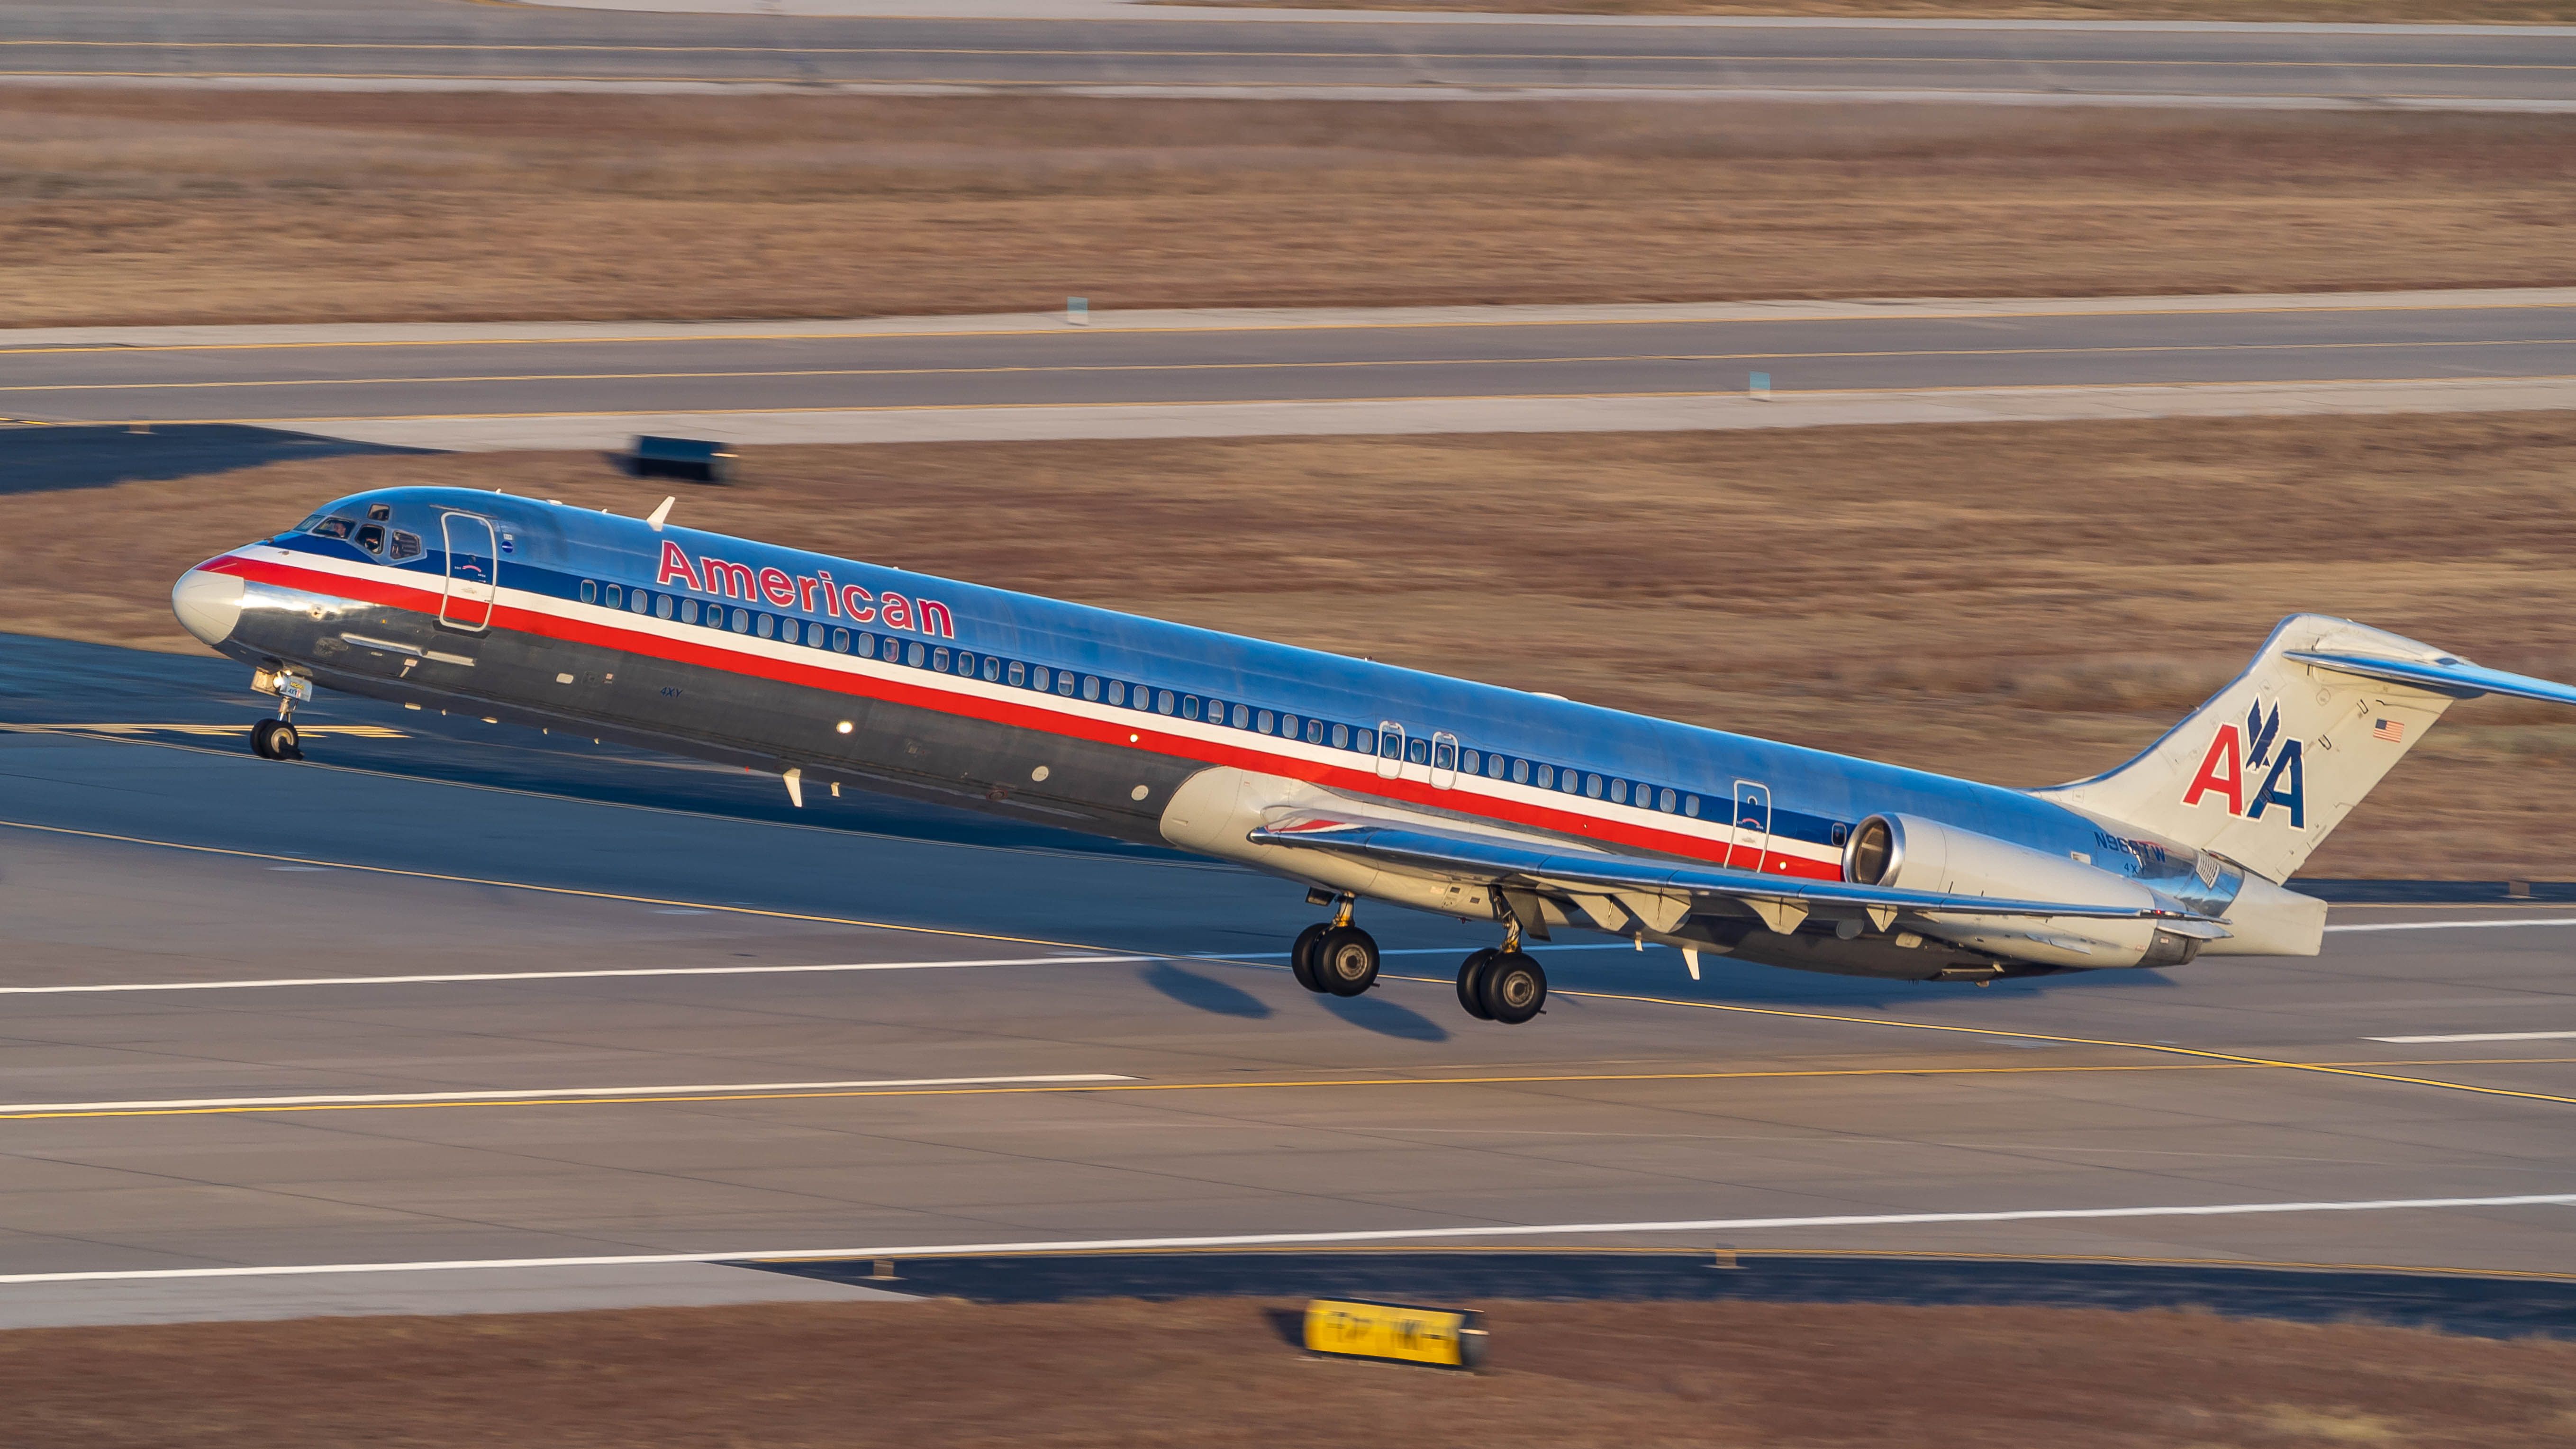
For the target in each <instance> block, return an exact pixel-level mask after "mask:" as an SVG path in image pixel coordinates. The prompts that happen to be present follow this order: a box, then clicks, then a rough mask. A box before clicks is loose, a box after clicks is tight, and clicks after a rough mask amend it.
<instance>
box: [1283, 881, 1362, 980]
mask: <svg viewBox="0 0 2576 1449" xmlns="http://www.w3.org/2000/svg"><path fill="white" fill-rule="evenodd" d="M1351 906H1352V898H1351V897H1349V896H1343V897H1342V898H1341V901H1340V905H1339V908H1338V909H1336V910H1335V911H1334V912H1333V919H1332V920H1330V921H1317V922H1316V923H1315V924H1313V925H1311V926H1308V927H1307V928H1306V929H1304V930H1302V931H1300V932H1298V933H1297V942H1296V944H1295V945H1293V946H1291V947H1289V948H1288V967H1289V969H1290V970H1292V971H1294V972H1296V973H1297V984H1298V985H1300V986H1303V987H1305V988H1306V989H1307V990H1309V991H1312V992H1316V993H1319V994H1325V995H1332V996H1357V995H1359V994H1360V993H1361V992H1363V991H1366V990H1368V989H1369V988H1370V987H1372V986H1375V985H1376V984H1377V939H1376V938H1375V937H1373V936H1371V935H1370V934H1369V933H1368V932H1366V931H1363V930H1361V929H1360V928H1359V927H1357V926H1354V925H1352V924H1351Z"/></svg>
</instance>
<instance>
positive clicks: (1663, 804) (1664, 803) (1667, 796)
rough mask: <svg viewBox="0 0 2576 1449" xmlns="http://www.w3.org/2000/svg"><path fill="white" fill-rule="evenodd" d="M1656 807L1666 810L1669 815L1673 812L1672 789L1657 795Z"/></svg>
mask: <svg viewBox="0 0 2576 1449" xmlns="http://www.w3.org/2000/svg"><path fill="white" fill-rule="evenodd" d="M1655 808H1656V809H1658V810H1661V811H1663V812H1664V813H1665V814H1667V815H1670V814H1672V813H1673V792H1672V791H1670V790H1666V791H1665V792H1664V793H1663V794H1661V795H1659V796H1657V797H1656V798H1655Z"/></svg>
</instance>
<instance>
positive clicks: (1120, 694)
mask: <svg viewBox="0 0 2576 1449" xmlns="http://www.w3.org/2000/svg"><path fill="white" fill-rule="evenodd" d="M1109 702H1110V703H1111V704H1125V703H1126V702H1127V683H1126V681H1125V680H1120V679H1113V680H1111V681H1109Z"/></svg>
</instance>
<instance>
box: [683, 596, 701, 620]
mask: <svg viewBox="0 0 2576 1449" xmlns="http://www.w3.org/2000/svg"><path fill="white" fill-rule="evenodd" d="M680 622H681V623H683V624H694V623H696V622H698V601H697V600H695V599H682V600H681V601H680Z"/></svg>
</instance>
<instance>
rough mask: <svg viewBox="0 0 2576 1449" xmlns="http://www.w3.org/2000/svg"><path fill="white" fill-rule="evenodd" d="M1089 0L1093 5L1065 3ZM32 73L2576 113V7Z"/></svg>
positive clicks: (310, 53) (1157, 11)
mask: <svg viewBox="0 0 2576 1449" xmlns="http://www.w3.org/2000/svg"><path fill="white" fill-rule="evenodd" d="M736 8H737V9H738V10H739V9H742V8H746V7H736ZM748 8H753V9H756V8H757V7H748ZM886 8H889V9H900V8H909V9H915V10H917V11H921V10H930V9H933V8H934V7H930V6H902V7H895V6H889V7H886ZM1013 10H1019V11H1021V12H1022V13H1018V14H1013V13H1008V12H1011V11H1013ZM1067 15H1071V16H1074V17H1076V18H1049V17H1062V16H1067ZM1399 21H1400V22H1402V23H1393V22H1399ZM10 82H15V83H21V84H64V83H74V84H83V83H85V84H109V83H112V84H142V85H171V84H210V85H231V86H254V87H299V88H340V89H400V88H406V87H435V88H447V89H458V88H463V89H512V88H532V89H582V88H620V89H641V90H681V91H687V90H722V89H727V88H745V87H752V88H760V89H792V90H800V91H829V90H836V89H860V90H865V89H889V88H891V89H902V90H917V91H918V90H928V91H970V92H1013V91H1028V90H1058V91H1065V90H1071V91H1083V92H1094V93H1107V94H1139V95H1152V94H1255V95H1294V94H1307V95H1333V96H1347V97H1353V98H1368V97H1386V98H1421V97H1434V98H1439V97H1486V96H1497V95H1531V96H1579V95H1596V96H1621V97H1638V98H1657V97H1665V98H1683V99H1690V98H1709V97H1728V96H1736V97H1768V98H1798V97H1813V98H1826V99H1906V100H1948V101H1955V102H2005V103H2032V102H2046V103H2059V104H2062V103H2069V102H2085V101H2090V102H2111V103H2125V104H2168V105H2261V106H2363V105H2366V106H2375V107H2428V108H2437V109H2496V110H2563V109H2568V108H2570V107H2576V28H2570V27H2510V26H2497V27H2474V26H2442V27H2406V26H2343V27H2330V26H2193V25H2170V26H2165V25H2150V26H2116V25H2086V24H2080V23H2078V24H2027V23H2024V24H1999V25H1974V24H1970V25H1957V24H1938V23H1934V24H1923V23H1910V24H1909V23H1906V22H1901V21H1886V22H1875V23H1869V24H1863V25H1852V24H1844V25H1838V26H1834V25H1824V26H1820V25H1818V24H1816V23H1814V22H1801V21H1794V20H1792V21H1782V22H1766V21H1764V20H1762V19H1761V18H1759V17H1729V18H1728V20H1727V21H1726V22H1724V23H1718V24H1709V23H1693V22H1691V21H1686V20H1685V21H1672V22H1664V23H1656V22H1652V21H1646V22H1640V21H1638V20H1636V19H1633V18H1631V19H1628V20H1626V21H1612V22H1608V23H1600V22H1586V21H1585V20H1583V19H1581V18H1577V17H1564V16H1553V17H1541V18H1534V19H1529V20H1522V21H1515V20H1513V19H1511V18H1508V17H1493V16H1469V17H1451V18H1447V19H1438V18H1430V17H1422V16H1410V17H1389V16H1382V15H1381V16H1366V15H1352V14H1344V15H1341V16H1335V17H1330V18H1324V17H1318V16H1314V15H1311V14H1308V15H1299V16H1282V15H1278V14H1275V13H1274V14H1265V13H1264V12H1262V11H1259V10H1242V9H1232V10H1228V9H1215V10H1209V9H1200V10H1192V9H1189V8H1186V7H1161V6H1156V7H1142V6H1138V7H1128V8H1125V9H1124V10H1121V9H1119V8H1117V7H1110V6H1101V5H1091V6H1079V7H1072V8H1071V9H1070V10H1068V8H1067V7H1065V6H1062V5H1045V4H1038V5H1030V6H1025V7H1011V6H993V5H979V6H977V7H975V13H971V14H968V15H964V16H955V15H950V16H941V15H922V14H918V13H917V14H914V15H911V16H902V15H884V16H797V15H775V14H759V13H749V14H746V13H734V14H684V13H632V12H628V11H623V10H604V9H561V8H551V7H542V6H530V5H512V4H468V3H459V0H301V3H297V0H250V3H242V4H225V5H220V6H218V5H207V4H199V3H190V0H77V3H66V0H29V3H18V4H13V5H10V6H8V7H6V8H5V9H0V83H10Z"/></svg>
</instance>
